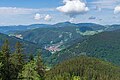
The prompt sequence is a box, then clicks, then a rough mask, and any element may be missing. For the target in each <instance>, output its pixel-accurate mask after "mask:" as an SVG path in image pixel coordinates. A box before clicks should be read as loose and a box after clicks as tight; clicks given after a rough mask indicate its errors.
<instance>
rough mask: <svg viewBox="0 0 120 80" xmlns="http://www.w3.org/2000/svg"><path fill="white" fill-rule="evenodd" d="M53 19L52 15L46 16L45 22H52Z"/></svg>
mask: <svg viewBox="0 0 120 80" xmlns="http://www.w3.org/2000/svg"><path fill="white" fill-rule="evenodd" d="M51 19H52V17H51V16H50V15H46V16H45V18H44V20H45V21H50V20H51Z"/></svg>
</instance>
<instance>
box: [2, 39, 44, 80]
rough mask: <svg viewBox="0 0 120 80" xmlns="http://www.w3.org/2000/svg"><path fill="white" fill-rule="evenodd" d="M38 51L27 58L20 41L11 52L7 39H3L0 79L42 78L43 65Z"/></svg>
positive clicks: (33, 79) (36, 79)
mask: <svg viewBox="0 0 120 80" xmlns="http://www.w3.org/2000/svg"><path fill="white" fill-rule="evenodd" d="M40 53H41V52H40V51H38V53H37V56H36V58H34V56H33V55H32V54H31V55H30V56H29V58H27V57H26V55H25V54H23V47H22V44H21V43H20V42H17V43H16V45H15V51H14V52H11V51H10V46H9V41H8V40H5V42H4V44H3V46H2V47H1V51H0V80H43V79H44V74H45V67H44V66H43V62H42V58H41V54H40Z"/></svg>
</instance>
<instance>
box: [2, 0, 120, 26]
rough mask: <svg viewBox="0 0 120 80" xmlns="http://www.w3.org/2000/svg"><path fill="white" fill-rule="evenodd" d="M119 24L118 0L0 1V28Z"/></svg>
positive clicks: (119, 4)
mask: <svg viewBox="0 0 120 80" xmlns="http://www.w3.org/2000/svg"><path fill="white" fill-rule="evenodd" d="M66 21H70V22H73V23H97V24H103V25H109V24H120V0H0V25H30V24H55V23H59V22H66Z"/></svg>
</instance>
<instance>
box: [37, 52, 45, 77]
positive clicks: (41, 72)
mask: <svg viewBox="0 0 120 80" xmlns="http://www.w3.org/2000/svg"><path fill="white" fill-rule="evenodd" d="M36 71H37V72H38V74H39V75H40V77H44V74H45V67H44V65H43V62H42V57H41V50H40V51H38V54H37V59H36Z"/></svg>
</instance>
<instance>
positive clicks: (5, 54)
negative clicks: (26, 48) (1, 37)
mask: <svg viewBox="0 0 120 80" xmlns="http://www.w3.org/2000/svg"><path fill="white" fill-rule="evenodd" d="M1 55H2V56H1V57H2V58H3V60H2V61H1V62H2V64H3V66H2V70H1V75H2V79H3V80H12V78H11V73H12V72H11V62H10V47H9V42H8V40H5V42H4V44H3V46H2V50H1Z"/></svg>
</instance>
